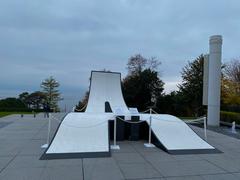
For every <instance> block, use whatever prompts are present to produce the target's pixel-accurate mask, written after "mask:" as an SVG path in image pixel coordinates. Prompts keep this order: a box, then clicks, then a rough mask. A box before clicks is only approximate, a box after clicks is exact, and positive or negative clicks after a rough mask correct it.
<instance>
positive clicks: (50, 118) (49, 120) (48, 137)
mask: <svg viewBox="0 0 240 180" xmlns="http://www.w3.org/2000/svg"><path fill="white" fill-rule="evenodd" d="M51 120H52V114H51V113H49V117H48V133H47V143H46V144H44V145H42V146H41V148H47V147H48V146H49V144H50V132H51Z"/></svg>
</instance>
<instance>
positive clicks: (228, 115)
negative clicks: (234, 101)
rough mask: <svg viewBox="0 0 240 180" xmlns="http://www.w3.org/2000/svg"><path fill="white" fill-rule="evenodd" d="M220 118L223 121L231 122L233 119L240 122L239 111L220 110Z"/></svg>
mask: <svg viewBox="0 0 240 180" xmlns="http://www.w3.org/2000/svg"><path fill="white" fill-rule="evenodd" d="M220 119H221V121H224V122H229V123H232V122H233V121H235V122H236V123H237V124H240V113H236V112H229V111H221V114H220Z"/></svg>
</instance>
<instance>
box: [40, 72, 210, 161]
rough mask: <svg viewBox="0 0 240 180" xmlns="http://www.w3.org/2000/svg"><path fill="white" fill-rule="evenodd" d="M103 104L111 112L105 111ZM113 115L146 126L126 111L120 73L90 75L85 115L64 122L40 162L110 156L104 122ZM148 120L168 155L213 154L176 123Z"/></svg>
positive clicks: (70, 116) (175, 120) (171, 118)
mask: <svg viewBox="0 0 240 180" xmlns="http://www.w3.org/2000/svg"><path fill="white" fill-rule="evenodd" d="M106 102H107V104H108V106H109V107H108V109H111V110H112V111H113V112H111V111H106ZM116 109H117V110H118V111H116ZM105 111H106V112H105ZM115 112H118V115H122V116H125V119H127V120H128V119H129V116H131V115H134V116H138V115H139V116H140V119H141V120H146V121H147V122H148V124H149V117H150V114H138V113H134V114H131V113H130V111H129V110H128V107H127V106H126V103H125V101H124V99H123V94H122V89H121V74H120V73H112V72H99V71H92V73H91V84H90V93H89V98H88V104H87V108H86V111H85V113H69V114H68V115H67V116H66V117H65V118H64V120H63V121H62V122H61V124H60V125H59V127H58V130H57V132H56V134H55V136H54V138H53V140H52V142H51V143H50V146H49V148H48V149H47V150H46V151H45V153H44V154H43V156H42V159H56V158H57V159H58V158H79V157H98V156H101V157H103V156H110V150H109V130H108V120H113V119H114V116H115V115H116V114H114V113H115ZM119 112H120V113H119ZM152 117H153V119H152V132H153V133H154V135H155V137H156V138H157V140H158V142H159V143H160V144H161V146H163V147H164V148H165V149H166V150H167V151H168V152H170V153H175V152H177V153H182V152H183V153H184V152H189V153H192V152H193V151H194V152H197V153H198V152H199V153H202V152H210V151H211V150H215V149H214V147H212V146H211V145H209V144H208V143H207V142H205V141H204V140H203V139H201V138H200V137H199V136H198V135H197V134H196V133H195V132H194V131H193V130H192V129H191V128H190V127H189V126H187V125H186V124H185V123H184V122H183V121H181V120H180V119H178V118H176V117H174V116H171V115H152Z"/></svg>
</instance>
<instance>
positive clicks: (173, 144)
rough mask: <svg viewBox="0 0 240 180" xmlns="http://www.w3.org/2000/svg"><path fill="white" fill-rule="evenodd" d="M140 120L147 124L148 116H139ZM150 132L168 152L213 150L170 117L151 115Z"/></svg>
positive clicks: (179, 122)
mask: <svg viewBox="0 0 240 180" xmlns="http://www.w3.org/2000/svg"><path fill="white" fill-rule="evenodd" d="M140 119H141V120H143V119H147V123H148V124H149V119H150V115H149V114H141V116H140ZM152 131H153V132H154V134H155V135H156V136H157V138H158V139H159V141H160V142H161V143H162V144H163V145H164V146H165V147H166V148H167V149H168V150H196V149H214V147H212V146H211V145H209V144H208V143H207V142H206V141H204V140H203V139H202V138H200V137H199V136H198V135H197V134H196V133H195V132H194V131H193V130H192V129H191V128H190V127H189V126H188V125H187V124H186V123H185V122H183V121H182V120H181V119H179V118H177V117H175V116H172V115H168V114H160V115H157V114H153V115H152Z"/></svg>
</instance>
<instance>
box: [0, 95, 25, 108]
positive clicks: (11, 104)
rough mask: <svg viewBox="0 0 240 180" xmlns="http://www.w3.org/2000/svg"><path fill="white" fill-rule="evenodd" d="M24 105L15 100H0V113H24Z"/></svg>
mask: <svg viewBox="0 0 240 180" xmlns="http://www.w3.org/2000/svg"><path fill="white" fill-rule="evenodd" d="M25 110H27V107H26V105H25V104H24V103H23V102H22V101H21V100H20V99H17V98H10V97H9V98H6V99H1V100H0V111H25Z"/></svg>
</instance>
